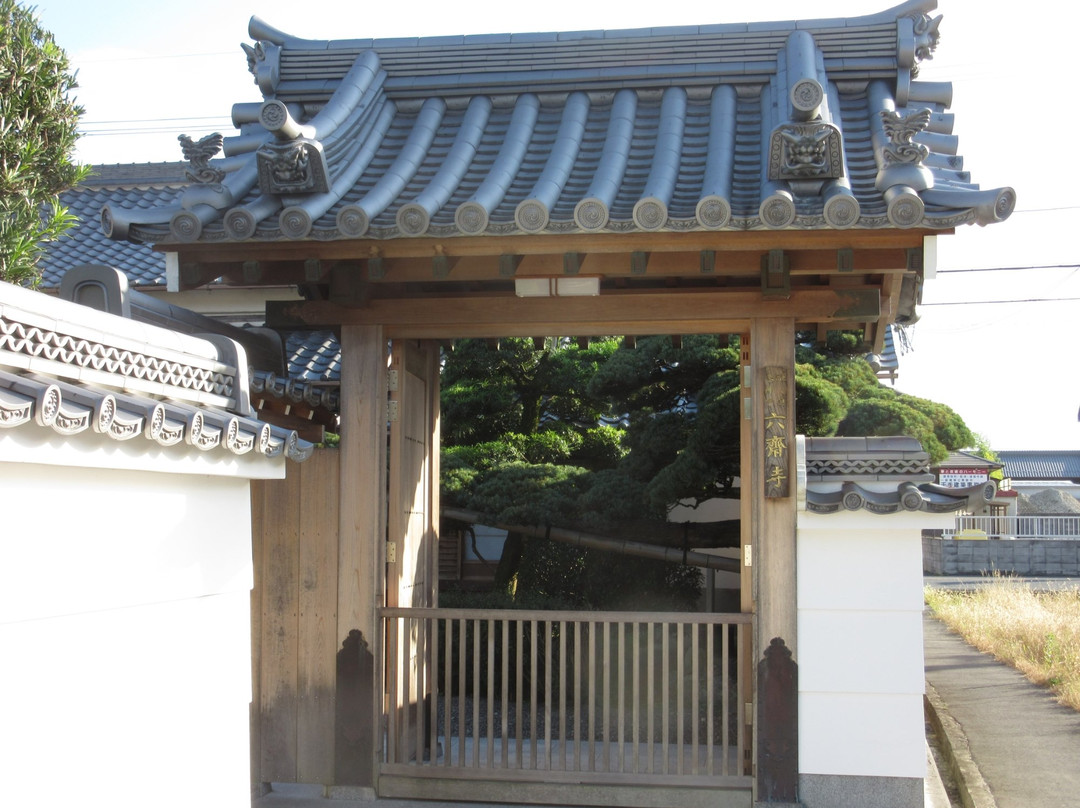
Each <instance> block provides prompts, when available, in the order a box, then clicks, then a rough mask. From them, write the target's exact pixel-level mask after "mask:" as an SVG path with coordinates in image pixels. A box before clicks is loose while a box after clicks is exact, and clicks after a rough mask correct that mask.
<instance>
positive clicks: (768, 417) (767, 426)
mask: <svg viewBox="0 0 1080 808" xmlns="http://www.w3.org/2000/svg"><path fill="white" fill-rule="evenodd" d="M764 417H765V423H764V429H763V430H762V435H763V436H764V437H763V440H764V441H765V464H764V467H763V468H764V473H765V480H764V482H765V496H766V497H787V496H789V494H790V491H791V474H790V471H789V470H790V468H791V462H790V455H791V443H792V440H791V430H792V424H791V420H792V419H791V413H790V411H789V408H788V369H787V368H784V367H767V368H765V416H764Z"/></svg>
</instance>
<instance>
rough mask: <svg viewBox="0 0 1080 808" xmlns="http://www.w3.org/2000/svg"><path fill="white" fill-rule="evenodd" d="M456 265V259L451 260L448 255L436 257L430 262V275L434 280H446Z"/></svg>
mask: <svg viewBox="0 0 1080 808" xmlns="http://www.w3.org/2000/svg"><path fill="white" fill-rule="evenodd" d="M456 263H457V258H451V257H450V256H449V255H436V256H435V257H434V258H433V259H432V262H431V274H432V275H433V276H434V277H436V278H447V277H449V276H450V270H452V269H453V268H454V264H456Z"/></svg>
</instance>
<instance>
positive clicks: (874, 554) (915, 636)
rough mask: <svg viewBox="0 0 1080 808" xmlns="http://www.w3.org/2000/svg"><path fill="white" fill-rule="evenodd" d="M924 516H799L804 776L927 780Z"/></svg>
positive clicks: (929, 524)
mask: <svg viewBox="0 0 1080 808" xmlns="http://www.w3.org/2000/svg"><path fill="white" fill-rule="evenodd" d="M949 522H951V518H950V517H947V516H946V517H938V516H929V515H927V514H922V513H915V514H911V513H899V514H890V515H880V514H873V513H870V512H868V511H844V512H842V513H836V514H830V515H820V514H812V513H807V512H805V511H804V512H800V513H799V523H798V570H797V604H798V638H799V659H798V660H797V661H798V663H799V771H800V773H803V774H831V775H852V776H873V777H919V778H921V777H924V776H925V774H926V752H925V730H924V725H923V710H922V694H923V690H924V682H925V679H924V673H923V637H922V609H923V601H922V541H921V531H922V529H923V528H933V527H941V526H942V525H944V524H947V523H949Z"/></svg>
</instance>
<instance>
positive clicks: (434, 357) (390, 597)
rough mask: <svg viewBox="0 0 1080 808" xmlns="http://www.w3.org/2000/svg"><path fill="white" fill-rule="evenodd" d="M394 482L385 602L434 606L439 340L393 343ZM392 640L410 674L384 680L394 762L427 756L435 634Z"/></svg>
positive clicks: (415, 631)
mask: <svg viewBox="0 0 1080 808" xmlns="http://www.w3.org/2000/svg"><path fill="white" fill-rule="evenodd" d="M389 387H390V405H389V413H390V445H389V458H390V468H389V475H390V483H389V489H390V490H389V504H388V515H387V532H388V536H387V541H388V544H387V564H386V601H387V606H397V607H414V608H416V607H433V606H435V605H436V602H437V587H438V580H439V572H438V524H439V514H438V511H439V462H438V456H439V351H438V346H437V345H436V344H434V343H417V342H414V341H395V342H394V344H393V347H392V349H391V352H390V374H389ZM394 634H395V636H389V637H387V644H386V648H387V653H388V654H391V655H393V656H392V657H391V658H393V659H397V660H401V661H403V662H405V663H406V664H405V665H404V669H405V670H406V671H407V672H408V673H407V674H406V675H405V676H403V677H401V678H400V679H399V680H398V681H393V680H391V679H389V677H388V680H387V685H388V689H389V725H388V727H387V729H388V733H387V734H388V737H387V742H388V744H389V745H390V751H391V757H392V759H394V760H399V761H401V760H409V759H410V758H414V757H422V755H423V750H424V748H425V735H426V732H423V731H418V730H419V729H420V728H422V727H423V721H422V719H420V718H418V716H420V715H428V714H429V712H428V711H427V710H423V709H421V710H418V709H417V708H418V707H420V708H423V706H424V704H425V703H429V702H428V701H427V700H428V699H430V698H431V697H432V692H433V690H434V686H433V683H432V682H430V681H425V680H423V678H422V674H421V673H420V672H421V671H423V670H425V669H430V667H429V666H425V665H422V664H419V665H418V664H417V663H418V660H421V659H422V658H423V657H424V655H425V654H427V653H428V646H429V643H430V639H429V638H428V637H426V636H425V634H424V631H423V629H422V627H421V626H414V627H411V628H408V627H405V626H402V627H401V629H400V630H398V631H397V632H395V633H394Z"/></svg>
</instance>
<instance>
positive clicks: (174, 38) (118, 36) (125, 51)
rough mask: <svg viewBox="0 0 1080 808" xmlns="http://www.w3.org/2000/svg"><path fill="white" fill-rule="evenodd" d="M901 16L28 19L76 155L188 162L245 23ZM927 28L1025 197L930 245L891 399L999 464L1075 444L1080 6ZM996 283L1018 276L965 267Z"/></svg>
mask: <svg viewBox="0 0 1080 808" xmlns="http://www.w3.org/2000/svg"><path fill="white" fill-rule="evenodd" d="M895 4H896V3H893V2H889V0H881V1H880V2H875V1H874V0H816V2H812V3H808V2H805V0H800V1H799V2H795V1H794V0H771V2H767V3H760V4H752V5H753V7H752V8H751V7H750V6H751V4H745V7H743V4H740V7H739V9H738V10H737V11H733V10H732V9H733V8H735V4H733V3H717V2H709V3H705V2H683V3H678V4H675V3H648V4H646V3H620V4H615V3H611V4H608V3H591V4H589V3H581V2H580V0H545V2H544V3H541V4H537V5H536V6H530V5H527V4H522V3H515V2H507V0H498V2H490V1H489V0H474V2H471V3H468V4H465V5H464V6H462V5H459V4H454V3H445V2H439V3H426V2H421V3H416V4H413V5H412V6H405V5H402V4H400V3H359V2H356V0H349V2H343V1H342V0H322V1H321V2H318V3H310V4H298V3H296V2H295V1H291V2H284V0H214V1H213V2H210V1H209V0H188V2H186V3H176V4H165V3H147V2H145V0H98V2H95V3H87V2H86V0H39V2H37V13H38V15H39V17H40V19H41V21H42V23H43V24H44V26H45V27H46V28H47V29H49V30H50V31H52V32H53V34H55V36H56V39H57V42H58V43H59V44H60V46H61V47H63V48H64V49H65V50H66V51H67V52H68V55H69V56H70V57H71V59H72V63H73V65H74V66H75V67H76V68H77V69H78V70H79V83H80V89H79V90H78V91H77V97H78V99H79V102H80V103H81V104H82V105H83V106H84V107H85V108H86V114H85V116H84V130H85V131H86V132H87V134H86V135H85V136H84V137H83V138H82V140H81V141H80V146H79V150H78V158H79V160H80V161H81V162H90V163H113V162H156V161H160V160H180V159H182V155H181V152H180V147H179V145H178V143H177V140H176V138H177V135H179V134H181V133H184V134H189V135H192V136H199V135H202V134H206V133H208V132H210V131H221V132H222V133H223V134H230V133H231V124H230V122H229V117H228V116H229V111H230V109H231V107H232V104H233V103H234V102H238V101H257V100H260V98H261V96H260V95H259V94H258V91H257V89H256V88H255V86H254V84H253V83H252V78H251V75H250V74H249V73H248V72H247V68H246V65H247V62H246V58H245V56H244V54H243V52H242V51H241V49H240V43H241V42H250V41H251V40H250V37H249V36H248V33H247V23H248V20H249V19H250V18H251V16H252V15H257V16H259V17H261V18H263V19H264V20H265V21H266V22H268V23H270V24H271V25H273V26H275V27H277V28H280V29H282V30H284V31H287V32H289V33H292V34H295V35H297V36H302V37H307V38H312V39H340V38H366V37H390V36H429V35H439V34H482V33H503V32H526V31H553V30H556V31H565V30H580V29H595V28H601V29H615V28H641V27H653V26H663V25H701V24H708V23H718V22H744V21H752V20H760V19H798V18H802V17H805V16H806V15H807V13H808V12H807V9H812V13H813V15H814V16H815V17H850V16H856V15H861V14H868V13H874V12H877V11H882V10H884V9H886V8H889V7H891V6H893V5H895ZM1006 10H1007V13H1006ZM933 13H934V14H935V15H937V14H941V15H943V16H944V20H943V21H942V24H941V34H942V38H941V44H940V45H939V47H938V49H937V52H936V54H935V57H934V59H933V60H932V61H929V62H924V63H923V66H922V74H921V76H920V78H922V79H925V80H929V81H933V80H941V81H951V82H952V83H953V89H954V92H953V106H952V111H953V112H955V113H956V126H955V128H954V134H956V135H958V136H959V140H960V148H959V154H960V155H962V156H963V157H964V160H965V165H964V167H965V169H967V170H969V171H970V172H971V174H972V178H973V180H974V181H975V182H978V183H979V184H980V185H981V186H982V187H983V188H997V187H1001V186H1006V185H1008V186H1012V187H1013V188H1015V189H1016V193H1017V200H1018V201H1017V207H1016V212H1015V213H1014V214H1013V215H1012V217H1011V218H1010V219H1009V220H1008V221H1006V222H1003V223H1000V224H996V225H992V226H989V227H985V228H980V227H977V226H974V225H971V226H964V227H961V228H959V229H958V230H957V232H956V233H955V234H953V235H947V236H942V237H940V238H939V239H938V271H939V273H940V274H939V275H938V276H937V277H936V278H935V279H933V280H930V281H928V282H927V284H926V287H925V290H924V296H923V306H922V307H921V309H920V311H921V315H922V318H921V320H920V321H919V322H918V323H917V324H916V325H915V326H914V327H913V328H912V329H911V330H910V333H911V338H912V347H913V349H914V350H913V351H912V352H911V353H907V354H905V355H903V356H902V357H901V360H900V363H901V364H900V378H899V381H898V383H897V388H898V389H900V390H902V391H904V392H906V393H911V394H912V395H918V396H923V397H925V398H930V399H933V400H935V401H940V402H942V403H945V404H948V405H949V406H951V407H952V408H953V409H955V410H956V411H957V412H958V413H959V414H960V415H961V416H962V417H963V418H964V420H965V421H966V422H967V423H968V425H969V426H970V427H971V428H972V429H973V430H975V431H976V432H978V433H980V434H982V435H983V436H985V437H986V438H987V440H988V441H989V443H990V445H991V446H992V447H993V448H995V449H999V450H1000V449H1080V423H1078V421H1077V415H1078V409H1080V339H1078V338H1077V328H1076V324H1077V323H1078V322H1080V268H1078V265H1080V247H1077V246H1076V244H1075V242H1073V241H1072V240H1070V239H1069V238H1068V237H1069V236H1070V235H1072V233H1073V232H1074V231H1075V230H1076V229H1077V228H1078V226H1080V201H1078V194H1077V187H1076V186H1077V178H1076V176H1075V174H1076V172H1075V170H1074V168H1073V166H1074V164H1075V163H1074V156H1073V155H1072V153H1071V152H1066V150H1065V149H1064V146H1065V145H1068V143H1069V142H1071V139H1072V138H1073V137H1075V133H1076V132H1077V124H1080V106H1078V105H1077V103H1076V102H1075V101H1074V100H1073V96H1074V95H1075V89H1074V88H1075V80H1074V76H1075V75H1076V69H1075V65H1074V53H1075V50H1076V44H1075V42H1076V40H1075V37H1076V31H1077V28H1078V23H1080V11H1078V10H1077V9H1076V7H1075V6H1072V5H1065V4H1061V3H1059V2H1057V0H1030V1H1029V2H1027V3H1024V4H1021V5H1008V6H1006V5H1004V4H998V3H986V2H984V1H983V0H939V4H938V9H937V11H935V12H933ZM147 129H151V130H155V131H154V133H153V134H142V135H140V134H136V133H137V132H139V131H145V130H147ZM995 268H1007V269H1005V270H1003V271H991V272H988V271H981V272H967V271H963V272H961V271H960V270H971V269H983V270H985V269H995ZM1012 268H1024V269H1023V270H1022V271H1016V270H1012ZM1010 270H1011V271H1010ZM1051 299H1052V300H1055V301H1057V302H1044V301H1046V300H1051ZM985 301H1009V302H1007V303H986V302H985ZM1015 301H1022V302H1015Z"/></svg>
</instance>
